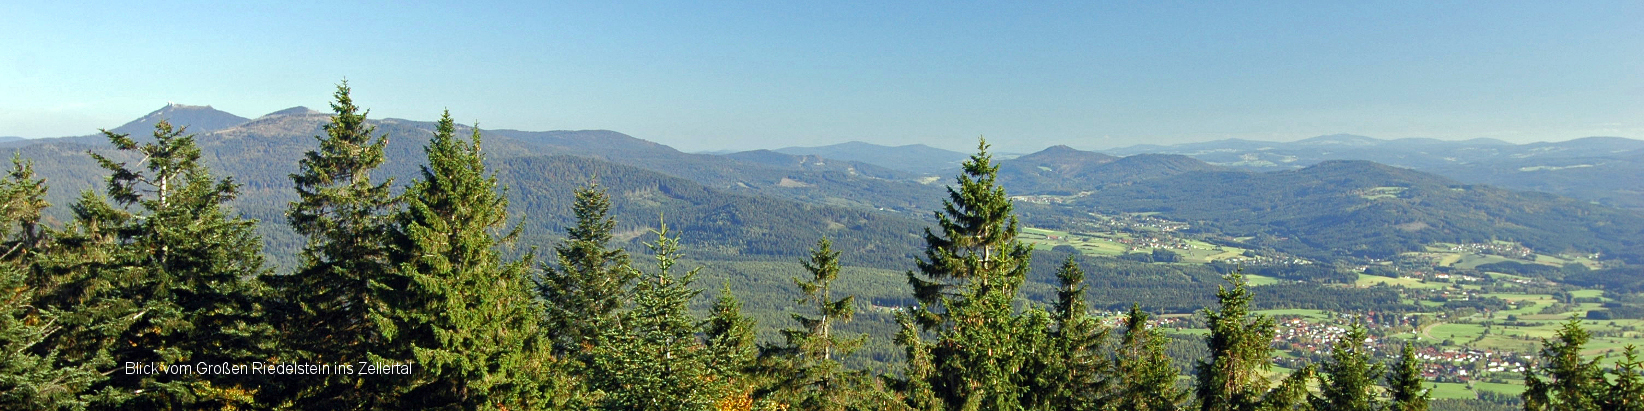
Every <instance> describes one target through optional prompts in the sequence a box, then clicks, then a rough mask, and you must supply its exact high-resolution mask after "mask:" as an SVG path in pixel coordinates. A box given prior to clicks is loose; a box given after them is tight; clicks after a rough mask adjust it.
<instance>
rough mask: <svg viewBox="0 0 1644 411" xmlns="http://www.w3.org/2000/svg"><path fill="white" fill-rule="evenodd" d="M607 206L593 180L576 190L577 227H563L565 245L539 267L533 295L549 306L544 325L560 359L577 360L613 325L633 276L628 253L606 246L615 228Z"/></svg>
mask: <svg viewBox="0 0 1644 411" xmlns="http://www.w3.org/2000/svg"><path fill="white" fill-rule="evenodd" d="M610 208H611V199H610V197H609V196H607V195H606V194H605V189H604V188H602V187H600V186H599V183H598V182H593V181H591V182H589V183H588V185H587V186H586V187H583V188H581V189H578V190H577V191H576V203H575V204H574V205H573V206H572V211H573V212H574V213H575V214H576V224H575V225H573V226H571V227H566V228H565V234H566V239H565V241H564V242H561V243H560V244H559V245H556V246H554V256H555V261H554V264H543V266H542V271H543V274H542V276H541V278H540V279H539V280H538V281H537V292H538V293H539V294H541V296H542V298H543V300H545V301H547V302H548V305H547V319H546V321H545V327H546V329H547V330H549V331H550V332H551V333H552V334H553V335H554V347H555V352H556V353H558V354H559V355H568V354H573V353H576V355H570V356H571V357H573V358H579V357H581V356H582V355H583V354H582V353H585V352H587V351H590V350H591V349H592V348H593V346H594V345H596V344H597V342H596V341H595V340H596V338H597V337H598V336H599V335H600V333H601V332H602V331H603V330H605V329H606V328H608V327H610V326H613V325H615V324H616V313H617V309H618V308H621V306H622V300H623V298H624V297H626V296H627V295H628V292H629V290H628V287H630V285H631V284H632V283H633V281H634V279H635V278H636V276H637V272H636V271H634V270H633V269H632V268H630V267H629V261H628V254H627V253H626V252H624V251H623V250H622V249H620V248H610V247H609V245H608V244H609V243H610V241H611V230H612V229H613V228H615V227H616V221H615V220H613V219H612V218H611V217H610Z"/></svg>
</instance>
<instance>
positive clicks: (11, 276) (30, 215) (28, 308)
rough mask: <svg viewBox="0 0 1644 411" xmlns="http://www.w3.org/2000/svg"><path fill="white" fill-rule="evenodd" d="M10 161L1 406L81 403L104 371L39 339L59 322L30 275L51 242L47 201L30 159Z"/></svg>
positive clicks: (5, 196)
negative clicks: (43, 223) (64, 356)
mask: <svg viewBox="0 0 1644 411" xmlns="http://www.w3.org/2000/svg"><path fill="white" fill-rule="evenodd" d="M12 166H13V167H12V169H11V171H10V172H9V173H7V176H6V179H5V180H3V181H0V408H4V409H14V410H29V409H73V408H81V407H85V406H86V403H87V399H86V398H83V397H82V395H83V394H84V393H85V392H86V390H87V389H88V388H89V387H90V386H91V385H92V384H93V383H95V382H97V381H100V380H102V379H103V376H102V375H101V374H99V373H98V372H97V370H96V368H94V367H93V366H92V365H91V364H84V363H82V364H63V363H59V356H58V352H59V350H58V349H57V347H53V346H49V345H47V344H43V343H44V342H46V340H47V337H48V336H49V335H50V334H52V333H54V332H55V331H57V330H60V329H62V328H63V325H61V324H60V323H59V322H58V320H59V314H58V313H57V312H55V310H50V309H47V308H46V307H43V306H41V305H38V304H36V301H35V298H34V297H35V294H36V291H37V290H36V287H37V284H31V281H30V278H29V275H28V274H29V272H30V270H31V265H32V264H33V262H34V261H35V259H36V257H37V256H38V255H39V254H41V253H42V252H47V250H46V248H47V247H49V241H50V238H49V236H48V234H47V233H46V232H45V231H44V230H43V229H42V228H41V227H40V224H39V223H40V211H41V210H43V209H45V208H46V207H48V206H50V204H48V203H46V201H45V194H46V185H45V181H44V180H43V179H39V178H37V177H36V176H35V175H34V167H33V162H24V161H23V160H22V158H21V157H17V156H14V157H13V158H12Z"/></svg>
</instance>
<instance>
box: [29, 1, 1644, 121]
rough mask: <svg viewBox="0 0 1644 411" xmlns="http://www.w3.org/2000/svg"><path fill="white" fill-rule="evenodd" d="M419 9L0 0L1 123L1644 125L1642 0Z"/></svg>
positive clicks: (678, 4)
mask: <svg viewBox="0 0 1644 411" xmlns="http://www.w3.org/2000/svg"><path fill="white" fill-rule="evenodd" d="M222 3H229V4H222ZM240 3H244V4H240ZM408 3H410V2H405V3H400V2H380V3H378V2H257V3H252V2H198V3H191V2H152V3H151V4H143V5H131V4H125V3H108V4H104V3H83V2H35V1H28V0H24V1H8V2H4V3H3V4H0V24H3V26H4V27H5V29H3V30H0V135H18V136H24V137H52V136H64V135H83V134H90V133H91V132H94V131H95V129H97V128H100V127H114V126H118V125H120V124H121V123H124V122H126V121H129V120H131V119H134V118H137V117H139V116H141V115H143V114H146V113H147V112H149V111H152V110H154V109H157V108H159V107H161V106H163V105H164V104H165V103H166V102H178V103H184V104H197V105H204V104H209V105H212V106H214V107H216V108H218V109H221V110H225V111H228V112H232V113H235V114H239V115H241V116H246V117H255V116H259V115H262V114H264V113H268V112H272V111H275V110H279V109H283V108H286V107H291V106H297V105H304V106H309V107H311V108H315V109H320V110H324V109H325V107H326V106H325V104H326V102H327V99H328V98H329V97H330V91H331V89H332V87H333V86H334V84H335V83H336V82H337V81H338V80H340V79H342V78H344V77H346V78H348V80H349V82H350V84H352V85H353V86H354V89H355V96H356V100H357V101H359V102H360V103H361V104H362V105H364V106H367V107H370V108H371V109H372V112H371V113H372V116H373V117H376V118H382V117H398V118H410V119H419V120H427V119H433V118H435V117H437V115H438V113H439V112H440V110H442V109H445V108H449V109H451V111H452V113H453V115H454V116H456V117H457V118H458V119H460V120H462V121H464V122H472V121H478V122H479V123H480V124H481V126H482V127H485V128H514V129H525V130H554V129H611V130H617V131H621V132H624V133H628V134H631V135H634V136H636V137H640V138H645V139H649V140H653V141H658V142H661V143H664V144H669V145H672V146H675V147H677V148H680V149H682V150H692V151H694V150H716V149H751V148H775V147H782V146H790V145H819V144H829V143H837V142H844V141H851V140H862V141H869V142H875V143H881V144H912V143H925V144H930V145H934V146H938V147H944V148H950V149H968V148H970V146H971V145H972V144H974V143H973V142H974V141H975V138H976V136H978V135H986V136H987V137H988V138H989V140H990V141H992V142H994V143H995V144H996V145H997V146H999V148H1001V149H1005V150H1007V151H1030V150H1037V149H1039V148H1043V147H1045V146H1048V145H1053V144H1068V145H1071V146H1074V147H1078V148H1086V149H1095V148H1107V147H1116V146H1126V145H1132V144H1138V143H1179V142H1189V141H1204V140H1212V139H1221V138H1246V139H1262V140H1281V141H1282V140H1295V139H1301V138H1307V137H1312V136H1316V135H1322V134H1333V133H1353V134H1363V135H1369V136H1373V137H1380V138H1399V137H1434V138H1443V139H1467V138H1477V137H1492V138H1500V139H1504V140H1508V141H1517V142H1529V141H1557V140H1566V139H1571V138H1578V137H1584V136H1593V135H1609V136H1622V137H1632V138H1644V24H1639V22H1641V21H1644V2H1637V1H1620V2H1599V1H1592V2H1572V3H1571V4H1575V5H1574V6H1572V5H1569V4H1561V3H1564V2H1545V1H1541V2H1504V1H1492V2H1363V3H1359V2H1351V3H1354V4H1329V3H1337V2H1317V1H1308V2H1240V4H1236V5H1235V4H1230V3H1233V2H1160V1H1148V2H913V1H889V2H883V1H882V2H844V1H838V2H791V1H790V2H776V1H772V2H673V3H651V2H620V3H618V2H609V3H607V2H576V3H564V2H553V3H549V2H543V3H538V2H519V3H507V2H503V3H478V2H475V3H463V4H456V3H446V4H433V5H415V6H410V5H406V4H408ZM698 3H706V4H698ZM1024 3H1025V4H1024ZM1204 3H1214V4H1204ZM1340 3H1350V2H1340Z"/></svg>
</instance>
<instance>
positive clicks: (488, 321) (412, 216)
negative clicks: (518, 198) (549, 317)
mask: <svg viewBox="0 0 1644 411" xmlns="http://www.w3.org/2000/svg"><path fill="white" fill-rule="evenodd" d="M455 134H456V125H455V123H454V122H453V121H452V120H451V113H450V112H449V111H447V112H446V113H445V114H444V115H443V116H442V117H441V118H440V120H439V123H438V125H437V126H436V129H435V132H434V138H433V139H432V140H431V141H429V143H428V146H426V147H424V149H423V151H424V152H425V153H426V154H427V156H428V164H427V165H425V166H423V167H422V176H421V178H420V179H418V180H417V181H416V182H415V183H413V184H412V185H411V187H410V188H409V189H407V190H406V192H405V194H404V195H403V196H402V198H403V200H402V201H403V203H404V204H405V205H406V207H405V208H404V209H403V211H401V212H400V213H399V215H398V217H397V218H396V221H397V224H396V226H395V230H394V231H393V235H392V237H393V239H394V244H395V247H394V251H393V255H394V261H395V262H396V263H397V270H395V271H394V272H393V273H392V276H390V277H389V278H390V280H389V281H388V283H389V284H394V285H402V287H397V288H396V289H395V290H394V291H395V292H394V293H391V294H388V295H387V296H385V302H386V303H387V305H388V315H389V316H390V317H391V318H392V319H393V324H394V327H393V328H392V330H393V332H392V333H388V334H386V335H385V337H387V343H388V344H387V347H385V348H384V349H383V350H382V352H383V353H384V354H383V355H387V356H391V357H390V358H394V359H397V360H414V362H415V364H416V366H415V367H413V368H412V369H413V373H412V375H411V376H410V377H409V378H408V379H407V381H406V383H405V385H404V386H402V387H399V388H398V389H399V390H401V391H402V392H404V394H403V395H402V398H401V399H400V400H401V401H402V402H401V403H400V404H399V405H398V406H400V407H408V408H409V407H416V408H446V407H450V408H459V409H526V408H530V407H532V406H533V404H540V403H541V400H542V398H539V396H540V395H541V393H542V385H543V383H544V375H543V372H544V371H545V370H546V366H547V365H549V364H547V362H548V361H549V356H548V351H547V348H548V347H547V345H546V342H545V341H543V340H542V337H541V335H540V332H539V331H538V330H537V327H538V325H539V324H540V319H541V317H542V307H541V305H540V302H539V301H537V300H536V298H535V296H534V292H533V290H532V289H531V285H530V278H528V276H527V270H528V269H529V268H530V266H531V258H532V256H531V255H530V254H527V255H525V256H524V257H523V258H521V259H519V260H515V261H504V260H503V258H502V256H501V253H500V251H499V250H498V248H499V247H502V246H505V245H508V244H510V243H512V242H513V241H514V239H515V238H516V237H517V236H518V233H519V231H518V229H517V228H515V229H513V230H508V229H507V227H506V226H507V224H508V221H507V220H508V199H507V198H506V197H504V196H502V194H501V193H500V192H498V190H499V188H498V186H497V179H496V176H495V175H494V174H491V173H487V172H486V168H485V163H484V161H485V159H484V155H483V154H482V153H481V140H480V132H479V128H478V127H475V128H474V132H473V135H472V136H471V137H470V139H469V141H467V142H464V141H462V140H461V139H459V138H457V137H456V135H455Z"/></svg>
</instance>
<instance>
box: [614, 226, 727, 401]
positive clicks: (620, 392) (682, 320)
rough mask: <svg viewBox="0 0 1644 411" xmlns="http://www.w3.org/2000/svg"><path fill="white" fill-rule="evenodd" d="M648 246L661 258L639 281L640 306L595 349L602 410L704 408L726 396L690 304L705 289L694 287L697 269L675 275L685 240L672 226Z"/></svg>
mask: <svg viewBox="0 0 1644 411" xmlns="http://www.w3.org/2000/svg"><path fill="white" fill-rule="evenodd" d="M653 232H654V233H655V234H656V236H657V239H656V242H655V243H649V244H646V246H647V247H649V248H650V250H651V252H652V253H653V254H655V256H656V263H657V272H656V273H655V274H648V275H642V277H641V278H640V280H639V281H638V282H637V283H636V284H635V285H634V293H633V303H632V304H633V306H632V308H631V309H629V310H627V311H624V312H622V314H621V315H619V316H618V324H616V326H614V327H610V328H607V329H606V331H605V333H604V335H602V336H601V340H602V341H603V343H602V344H600V345H598V346H595V347H594V353H593V362H592V364H590V367H589V374H590V376H589V379H590V383H591V385H592V387H593V388H594V389H596V390H599V391H600V392H601V394H603V396H604V398H603V400H602V402H603V404H602V407H603V408H607V409H624V410H662V411H667V410H698V409H703V408H706V407H709V406H711V405H712V404H713V403H714V401H715V400H717V399H719V394H720V392H719V390H718V388H719V386H718V385H716V384H715V383H714V381H712V379H713V378H714V372H713V370H712V369H711V368H710V367H709V361H711V360H710V358H709V355H708V351H707V348H706V347H705V346H703V344H702V342H701V341H700V340H698V339H697V335H696V334H697V331H698V330H699V329H700V328H699V327H698V324H697V320H696V319H695V318H692V317H691V314H690V311H689V310H688V309H687V307H686V304H687V303H688V302H689V301H690V300H691V299H692V298H695V297H696V296H697V294H700V293H701V291H700V290H695V289H692V288H691V283H692V282H694V281H695V279H696V274H697V271H699V270H700V268H698V269H693V270H691V271H688V272H686V273H685V274H684V275H682V276H679V277H678V278H675V277H674V276H673V275H672V274H670V273H669V270H670V269H672V268H673V266H674V264H675V263H676V262H677V261H678V260H679V239H678V238H673V237H668V226H667V224H662V225H661V227H660V228H659V229H657V230H654V231H653Z"/></svg>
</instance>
